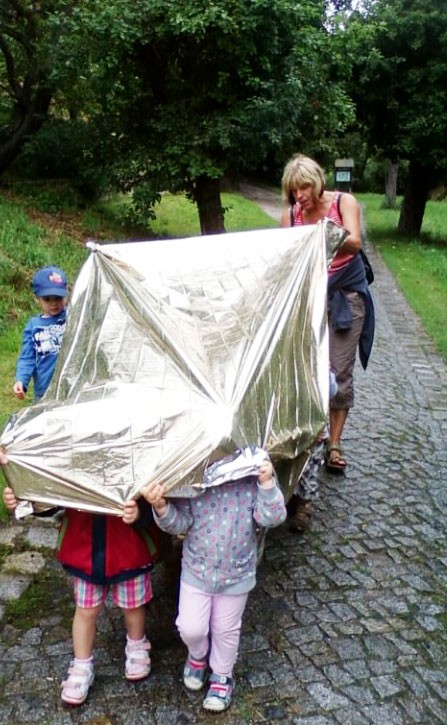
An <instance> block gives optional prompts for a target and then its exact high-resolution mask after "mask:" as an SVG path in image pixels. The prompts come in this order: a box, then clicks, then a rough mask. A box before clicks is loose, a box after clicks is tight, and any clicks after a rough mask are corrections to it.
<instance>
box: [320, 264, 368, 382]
mask: <svg viewBox="0 0 447 725" xmlns="http://www.w3.org/2000/svg"><path fill="white" fill-rule="evenodd" d="M346 292H358V293H359V294H361V295H362V296H363V298H364V300H365V319H364V322H363V328H362V334H361V335H360V340H359V357H360V362H361V364H362V367H363V369H364V370H366V366H367V364H368V360H369V356H370V354H371V348H372V344H373V340H374V328H375V317H374V304H373V300H372V297H371V293H370V291H369V289H368V283H367V281H366V278H365V269H364V267H363V262H362V259H361V257H360V255H359V254H356V255H355V257H354V258H353V259H352V260H351V261H350V262H349V264H347V265H346V267H343V268H342V269H340V270H339V271H338V272H334V274H330V275H329V280H328V311H329V316H330V317H329V319H330V324H331V325H332V329H333V330H334V332H338V331H341V330H350V329H351V327H352V313H351V308H350V306H349V301H348V298H347V297H346Z"/></svg>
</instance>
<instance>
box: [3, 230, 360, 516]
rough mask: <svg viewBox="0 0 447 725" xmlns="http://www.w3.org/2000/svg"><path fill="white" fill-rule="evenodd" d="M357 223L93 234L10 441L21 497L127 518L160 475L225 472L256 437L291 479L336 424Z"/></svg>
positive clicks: (188, 480) (11, 477)
mask: <svg viewBox="0 0 447 725" xmlns="http://www.w3.org/2000/svg"><path fill="white" fill-rule="evenodd" d="M345 235H346V232H345V231H344V230H343V229H341V228H340V227H338V226H337V225H335V224H334V223H332V222H330V221H329V220H324V221H323V222H319V223H318V224H316V225H311V226H305V227H295V228H290V229H277V230H271V229H269V230H261V231H253V232H243V233H237V234H225V235H216V236H211V237H194V238H189V239H176V240H169V241H143V242H121V243H112V244H103V245H97V244H92V243H90V244H89V248H90V254H89V257H88V259H87V261H86V262H85V264H84V265H83V267H82V268H81V270H80V273H79V275H78V278H77V280H76V282H75V285H74V289H73V292H72V297H71V301H70V304H69V313H68V323H67V330H66V333H65V336H64V340H63V343H62V347H61V352H60V355H59V360H58V364H57V367H56V371H55V374H54V377H53V380H52V382H51V385H50V387H49V389H48V390H47V393H46V394H45V396H44V397H43V398H42V400H41V401H40V402H37V403H34V404H33V405H31V406H30V407H28V408H25V409H22V410H21V411H20V412H19V413H18V414H16V415H14V416H13V417H12V419H11V420H10V422H9V424H8V425H7V426H6V428H5V430H4V431H3V434H2V437H1V440H0V445H1V446H2V447H3V448H4V449H5V450H6V453H7V456H8V464H7V465H6V466H4V467H3V468H4V473H5V476H6V478H7V481H8V483H9V485H10V486H12V488H13V490H14V492H15V495H16V496H17V497H18V498H20V499H27V500H29V501H32V502H35V503H38V504H45V505H59V506H67V507H74V508H78V509H82V510H87V511H92V512H98V513H112V514H118V515H119V514H120V513H122V506H123V503H124V502H125V501H128V500H130V499H132V498H135V497H138V495H139V492H140V491H141V489H142V488H143V487H144V486H146V485H147V484H149V483H151V482H163V483H165V484H166V486H167V488H168V490H169V494H168V495H175V496H179V495H181V496H194V495H198V494H200V492H201V490H202V487H203V486H204V485H218V484H219V483H221V482H222V481H223V480H227V479H228V476H227V473H225V471H220V472H219V470H218V468H216V466H214V467H211V464H212V463H214V462H216V461H219V460H221V459H225V461H226V462H227V463H226V465H228V460H231V454H232V453H234V452H237V451H238V450H242V449H251V448H254V447H256V446H257V447H259V448H262V449H265V450H266V451H267V452H268V453H269V454H270V456H271V458H272V460H273V461H274V463H275V465H276V464H278V466H279V468H281V466H283V468H284V470H287V472H288V473H287V476H288V480H289V482H290V477H291V475H292V474H293V475H297V473H299V470H300V468H301V467H302V464H303V461H305V458H306V455H307V454H306V451H307V450H308V448H309V446H310V445H311V444H312V443H313V441H314V440H315V438H316V437H317V435H318V433H319V432H320V431H321V429H322V428H323V427H324V425H325V422H326V417H327V410H328V388H329V362H328V331H327V315H326V289H327V264H328V261H329V260H330V259H331V258H332V256H333V254H334V252H335V251H336V249H337V248H338V247H339V246H340V245H341V244H342V242H343V240H344V238H345ZM234 460H235V461H237V462H240V461H241V460H242V461H243V473H244V475H249V474H250V473H253V472H256V470H257V465H259V460H258V457H256V456H255V457H254V458H253V460H252V462H251V463H250V461H249V460H248V459H247V457H246V456H245V457H244V456H242V457H241V456H238V455H236V456H235V457H234ZM247 460H248V465H247ZM289 464H290V465H289ZM296 464H297V465H296ZM208 467H210V468H209V469H208ZM230 468H231V466H230ZM207 469H208V470H209V471H213V474H212V475H208V476H205V475H204V474H205V471H206V470H207ZM236 473H237V471H236ZM228 475H229V476H230V477H233V478H234V477H235V470H234V467H233V469H232V470H231V471H230V473H229V474H228ZM226 476H227V478H226ZM284 485H288V484H284Z"/></svg>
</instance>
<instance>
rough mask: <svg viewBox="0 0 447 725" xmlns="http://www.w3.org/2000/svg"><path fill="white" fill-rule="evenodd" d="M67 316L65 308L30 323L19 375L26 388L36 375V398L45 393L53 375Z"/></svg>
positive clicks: (24, 334) (24, 341) (19, 366)
mask: <svg viewBox="0 0 447 725" xmlns="http://www.w3.org/2000/svg"><path fill="white" fill-rule="evenodd" d="M66 319H67V312H66V310H62V312H61V313H60V314H59V315H53V317H42V316H41V315H36V316H35V317H31V318H30V319H29V320H28V322H27V323H26V326H25V329H24V331H23V338H22V349H21V351H20V355H19V358H18V360H17V366H16V378H15V379H16V380H20V381H21V382H22V383H23V387H24V388H25V390H27V389H28V386H29V383H30V381H31V379H33V381H34V397H35V398H41V397H42V396H43V394H44V393H45V391H46V389H47V388H48V386H49V384H50V381H51V378H52V377H53V373H54V368H55V367H56V362H57V358H58V355H59V350H60V347H61V342H62V338H63V335H64V332H65V325H66Z"/></svg>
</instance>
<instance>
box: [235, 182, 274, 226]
mask: <svg viewBox="0 0 447 725" xmlns="http://www.w3.org/2000/svg"><path fill="white" fill-rule="evenodd" d="M238 191H239V192H240V193H241V194H242V195H243V196H245V197H246V198H247V199H250V200H251V201H254V202H256V204H258V205H259V206H260V207H261V209H263V210H264V211H265V213H266V214H268V215H269V216H271V217H272V219H276V220H277V221H278V222H279V220H280V219H281V214H282V212H283V208H284V207H283V202H282V198H281V194H280V192H279V191H274V190H272V189H268V188H266V187H262V186H254V185H253V184H246V183H240V184H239V185H238Z"/></svg>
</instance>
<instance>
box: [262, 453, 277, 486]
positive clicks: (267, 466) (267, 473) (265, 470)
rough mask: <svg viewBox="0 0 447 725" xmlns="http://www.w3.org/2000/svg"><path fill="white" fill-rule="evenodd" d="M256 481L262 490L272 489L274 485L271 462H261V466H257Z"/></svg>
mask: <svg viewBox="0 0 447 725" xmlns="http://www.w3.org/2000/svg"><path fill="white" fill-rule="evenodd" d="M258 481H259V485H260V486H261V487H262V488H273V486H274V485H275V484H274V481H273V466H272V462H271V461H269V460H268V459H266V460H265V461H262V463H261V465H260V466H259V475H258Z"/></svg>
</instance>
